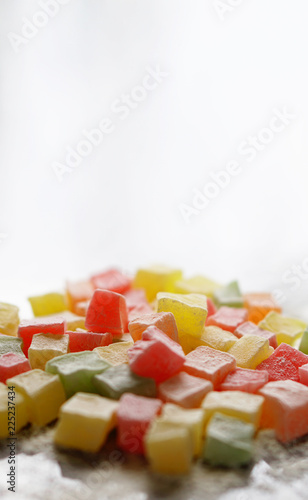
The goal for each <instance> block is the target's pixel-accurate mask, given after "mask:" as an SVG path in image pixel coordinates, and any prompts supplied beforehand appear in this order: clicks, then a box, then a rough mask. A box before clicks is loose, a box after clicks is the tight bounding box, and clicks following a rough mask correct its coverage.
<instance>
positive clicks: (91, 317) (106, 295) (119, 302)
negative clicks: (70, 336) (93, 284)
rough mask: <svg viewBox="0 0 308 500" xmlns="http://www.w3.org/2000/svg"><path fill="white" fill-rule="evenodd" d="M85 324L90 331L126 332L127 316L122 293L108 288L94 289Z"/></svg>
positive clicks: (114, 333)
mask: <svg viewBox="0 0 308 500" xmlns="http://www.w3.org/2000/svg"><path fill="white" fill-rule="evenodd" d="M85 325H86V328H87V329H88V330H90V331H92V332H98V333H105V332H110V333H112V334H113V335H117V334H120V335H122V334H123V333H125V332H127V325H128V316H127V307H126V301H125V298H124V297H123V295H120V294H119V293H115V292H109V291H108V290H95V292H94V294H93V296H92V299H91V301H90V304H89V307H88V311H87V315H86V322H85Z"/></svg>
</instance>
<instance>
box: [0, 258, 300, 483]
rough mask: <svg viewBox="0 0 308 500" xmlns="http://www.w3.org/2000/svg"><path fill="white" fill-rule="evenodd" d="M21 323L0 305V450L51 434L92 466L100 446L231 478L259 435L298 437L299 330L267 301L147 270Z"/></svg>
mask: <svg viewBox="0 0 308 500" xmlns="http://www.w3.org/2000/svg"><path fill="white" fill-rule="evenodd" d="M29 301H30V304H31V307H32V310H33V315H34V318H32V319H25V320H20V319H19V311H18V308H17V307H16V306H15V305H11V304H7V303H0V439H5V438H7V437H8V436H9V435H10V431H9V425H8V424H9V421H10V405H8V401H9V400H12V395H13V394H14V413H15V416H16V423H15V432H19V431H20V430H21V429H22V428H24V427H25V426H28V425H36V426H45V425H47V424H50V423H52V422H54V421H56V423H55V426H54V428H53V432H54V443H55V446H57V447H60V448H61V449H74V450H81V451H82V452H90V453H97V452H98V451H99V450H100V449H101V448H102V447H103V446H104V444H105V442H106V440H107V439H108V436H109V434H110V433H111V432H113V433H116V439H117V441H116V442H117V447H118V448H119V449H121V450H123V451H124V452H127V453H135V454H142V455H144V456H145V457H146V459H147V462H148V464H149V467H150V469H151V470H152V471H154V472H157V473H161V474H186V473H188V472H189V471H190V468H191V466H192V464H193V462H194V461H195V460H199V461H202V462H204V463H205V464H210V465H212V466H224V467H239V466H245V465H246V464H249V463H250V462H251V461H252V460H253V457H254V440H255V437H256V435H257V433H258V431H259V430H260V429H272V430H273V431H274V432H275V435H276V438H277V439H278V440H279V441H280V442H282V443H289V442H291V441H293V440H295V439H297V438H301V437H302V436H305V435H306V434H308V330H307V325H306V323H305V322H303V321H301V320H299V319H297V318H290V317H286V316H285V315H283V313H282V311H281V309H280V307H279V306H278V305H277V304H276V303H275V301H274V299H273V297H272V296H271V294H269V293H248V294H242V292H241V290H240V287H239V285H238V283H237V282H236V281H234V282H231V283H229V284H227V285H224V286H223V285H220V284H218V283H216V282H214V281H212V280H210V279H208V278H206V277H204V276H194V277H191V278H184V277H183V275H182V272H181V271H180V270H178V269H171V268H167V267H164V266H153V267H149V268H147V269H139V270H138V271H137V273H136V275H135V276H134V277H133V278H132V277H129V276H127V275H126V274H124V273H123V272H120V271H119V270H116V269H111V270H108V271H105V272H102V273H99V274H96V275H94V276H92V277H91V278H90V279H88V280H86V281H83V282H68V283H66V289H65V292H64V293H56V292H54V293H47V294H45V295H40V296H36V297H30V298H29Z"/></svg>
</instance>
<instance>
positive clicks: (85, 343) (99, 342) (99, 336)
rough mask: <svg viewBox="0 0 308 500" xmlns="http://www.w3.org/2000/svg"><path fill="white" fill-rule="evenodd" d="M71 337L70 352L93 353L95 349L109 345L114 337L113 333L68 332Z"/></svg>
mask: <svg viewBox="0 0 308 500" xmlns="http://www.w3.org/2000/svg"><path fill="white" fill-rule="evenodd" d="M66 333H68V335H69V350H70V352H81V351H93V349H94V348H95V347H100V346H104V345H109V344H111V342H112V339H113V336H112V334H111V333H92V332H66Z"/></svg>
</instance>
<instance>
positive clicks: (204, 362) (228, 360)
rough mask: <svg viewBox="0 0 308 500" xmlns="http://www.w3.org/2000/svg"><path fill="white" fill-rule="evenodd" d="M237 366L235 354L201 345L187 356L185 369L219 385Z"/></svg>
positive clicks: (215, 385)
mask: <svg viewBox="0 0 308 500" xmlns="http://www.w3.org/2000/svg"><path fill="white" fill-rule="evenodd" d="M235 368H236V360H235V358H234V356H231V355H230V354H228V353H226V352H222V351H217V350H216V349H212V348H211V347H206V346H200V347H197V348H196V349H195V350H194V351H191V352H190V353H189V354H187V356H186V360H185V364H184V367H183V370H184V371H186V372H187V373H189V374H190V375H194V376H196V377H201V378H205V379H207V380H209V381H210V382H212V384H213V385H214V387H217V386H218V385H219V384H220V383H221V382H222V381H223V379H224V378H225V377H226V376H227V375H228V373H230V372H231V371H233V370H235Z"/></svg>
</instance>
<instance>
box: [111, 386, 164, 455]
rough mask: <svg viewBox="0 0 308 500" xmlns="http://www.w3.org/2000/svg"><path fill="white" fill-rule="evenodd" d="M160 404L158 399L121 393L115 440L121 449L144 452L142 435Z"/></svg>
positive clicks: (158, 411) (158, 410) (158, 409)
mask: <svg viewBox="0 0 308 500" xmlns="http://www.w3.org/2000/svg"><path fill="white" fill-rule="evenodd" d="M162 405H163V403H162V402H161V401H160V400H159V399H152V398H145V397H143V396H135V395H134V394H123V396H122V397H121V399H120V403H119V407H118V410H117V423H118V435H117V436H118V439H117V440H118V446H119V447H120V448H122V450H125V451H128V452H130V453H139V454H144V443H143V439H144V435H145V433H146V431H147V429H148V427H149V425H150V423H151V422H152V420H153V419H154V418H155V417H156V415H158V414H159V413H160V412H161V408H162Z"/></svg>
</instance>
